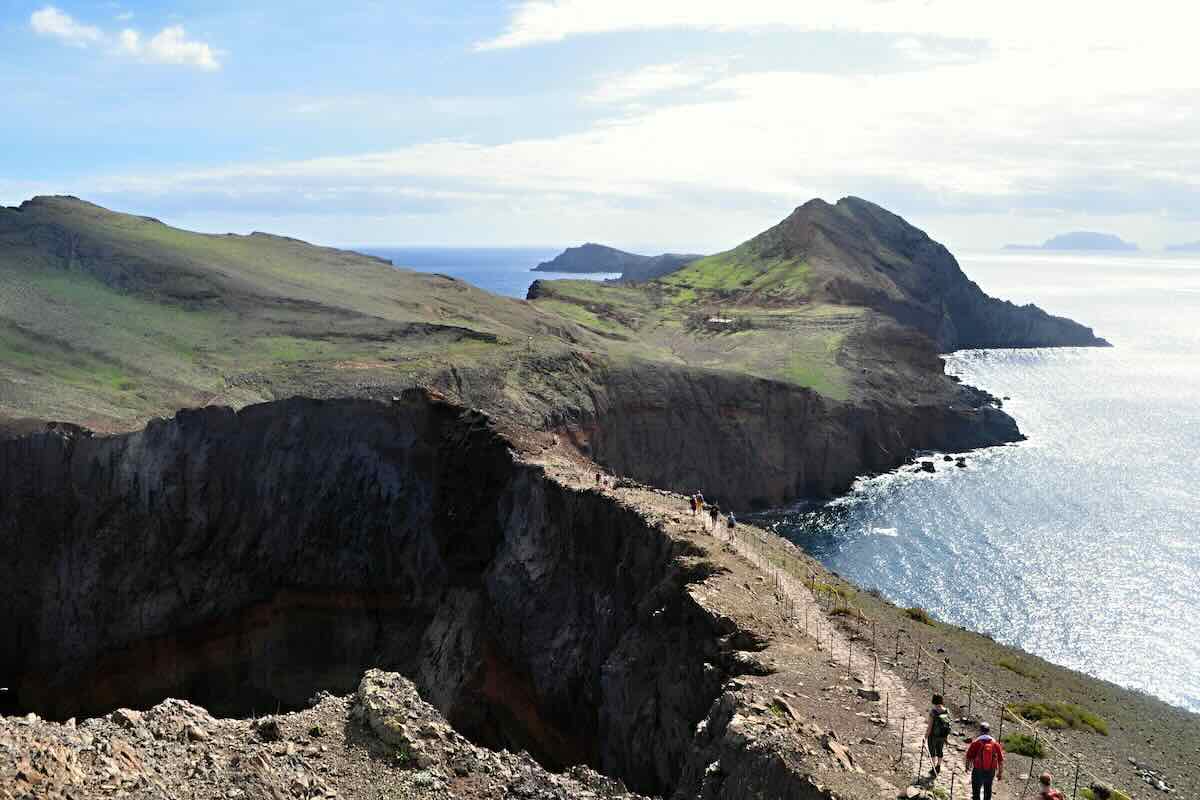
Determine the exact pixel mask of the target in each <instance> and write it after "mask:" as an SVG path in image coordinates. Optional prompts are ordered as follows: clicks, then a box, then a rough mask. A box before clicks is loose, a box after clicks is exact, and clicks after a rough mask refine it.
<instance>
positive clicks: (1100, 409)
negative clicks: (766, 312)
mask: <svg viewBox="0 0 1200 800" xmlns="http://www.w3.org/2000/svg"><path fill="white" fill-rule="evenodd" d="M963 264H964V269H966V270H967V271H968V273H969V274H971V275H972V276H973V277H975V278H976V280H977V281H978V282H979V283H980V285H981V286H982V287H983V288H984V289H985V291H988V292H991V293H996V294H999V295H1001V296H1005V297H1011V298H1012V299H1013V300H1014V301H1015V302H1037V303H1038V304H1045V305H1047V306H1049V307H1053V308H1056V309H1060V310H1061V311H1063V312H1064V313H1066V314H1068V315H1071V316H1075V317H1077V318H1084V319H1087V320H1089V322H1091V323H1094V324H1095V325H1096V327H1097V330H1102V331H1104V333H1105V334H1106V336H1107V337H1108V338H1109V339H1110V340H1111V341H1112V342H1113V343H1114V345H1115V347H1114V348H1112V349H1086V348H1080V349H1057V350H1044V349H1034V350H974V351H962V352H958V353H954V354H952V355H950V356H947V358H946V362H947V370H948V371H949V372H951V373H953V374H955V375H957V376H959V377H960V378H961V379H962V380H963V382H964V383H967V384H970V385H973V386H977V387H979V388H982V389H985V390H987V391H990V392H992V393H993V394H996V395H997V396H1003V397H1006V398H1011V399H1006V401H1005V410H1006V411H1008V412H1009V413H1010V414H1012V415H1013V417H1014V418H1015V419H1016V420H1017V423H1018V424H1019V425H1020V427H1021V430H1022V432H1023V433H1024V434H1025V435H1026V436H1028V437H1029V439H1028V441H1026V442H1023V443H1020V444H1018V445H1009V446H1004V447H996V448H988V449H985V450H982V451H977V452H975V453H971V454H967V461H968V467H967V468H966V469H956V468H955V466H954V464H953V463H952V462H944V461H942V459H941V454H936V455H935V456H933V457H932V458H929V457H927V459H926V460H932V461H934V463H935V464H936V467H937V472H936V473H935V474H933V475H929V474H926V473H922V472H919V471H916V470H913V469H907V468H906V469H903V470H900V471H897V472H893V473H890V474H886V475H881V476H877V477H873V478H868V479H864V480H860V481H859V482H858V483H857V484H856V485H855V488H854V489H853V491H852V492H851V493H850V494H849V495H847V496H845V497H842V498H839V499H837V500H834V501H832V502H830V503H827V504H808V505H805V504H800V505H797V506H794V507H792V508H791V509H788V510H782V511H777V512H773V513H769V514H765V515H763V516H761V517H759V518H758V520H757V521H759V522H762V523H764V524H767V525H769V527H771V528H772V529H773V530H775V531H776V532H777V533H780V534H782V535H784V536H786V537H788V538H789V539H791V540H792V541H794V542H796V543H797V544H800V545H801V546H803V547H804V548H805V549H807V550H808V551H809V552H810V553H812V554H813V555H814V556H816V557H817V558H819V559H820V560H821V561H822V562H823V563H824V564H826V565H827V566H828V567H829V568H830V569H832V570H835V571H836V572H838V573H839V574H841V575H843V576H845V577H846V578H847V579H849V580H851V581H853V582H855V583H856V584H859V585H861V586H863V587H878V588H879V589H880V591H881V592H882V593H883V594H884V596H886V597H887V598H888V599H889V600H892V601H893V602H896V603H897V604H899V605H902V606H921V607H923V608H925V609H927V610H928V611H929V612H930V613H931V614H933V615H934V616H935V617H937V618H939V619H941V620H943V621H946V622H950V623H953V624H957V625H962V626H964V627H967V628H969V629H972V630H977V631H982V632H987V633H989V634H990V635H993V636H994V637H995V638H996V639H997V640H998V641H1000V642H1003V643H1006V644H1011V645H1014V646H1018V647H1021V648H1023V649H1025V650H1027V651H1029V652H1031V653H1034V654H1036V655H1039V656H1042V657H1044V658H1046V659H1048V660H1050V661H1052V662H1054V663H1057V664H1062V665H1064V666H1069V667H1071V668H1074V669H1079V670H1081V671H1083V672H1086V673H1089V674H1091V675H1095V676H1097V677H1101V678H1104V679H1106V680H1111V681H1114V682H1116V683H1118V684H1121V685H1124V686H1128V687H1131V688H1136V689H1141V690H1143V691H1146V692H1149V693H1151V694H1153V695H1155V696H1157V697H1160V698H1162V699H1164V700H1166V701H1168V702H1170V703H1173V704H1175V705H1178V706H1181V707H1183V708H1187V709H1189V710H1192V711H1197V710H1200V672H1198V670H1197V666H1198V665H1200V644H1198V643H1197V641H1196V640H1195V639H1194V637H1190V636H1187V635H1184V633H1183V631H1182V630H1181V628H1180V627H1179V626H1180V624H1181V621H1184V620H1190V619H1194V618H1195V617H1196V615H1197V614H1198V613H1200V600H1198V598H1197V593H1196V591H1195V585H1194V576H1195V575H1196V573H1197V570H1198V569H1200V547H1198V546H1197V522H1196V521H1197V519H1200V505H1198V504H1197V500H1196V495H1195V491H1194V487H1195V485H1196V481H1197V480H1200V459H1198V458H1197V455H1196V454H1197V452H1200V450H1198V447H1200V411H1197V409H1196V408H1195V406H1194V404H1193V403H1191V402H1190V400H1189V398H1194V397H1195V396H1196V395H1197V392H1198V391H1200V358H1198V356H1197V353H1198V352H1200V351H1198V347H1200V332H1198V331H1197V330H1196V328H1195V326H1194V323H1193V321H1194V320H1195V319H1196V318H1197V315H1200V261H1197V260H1194V259H1187V260H1185V259H1182V258H1178V259H1168V258H1158V259H1154V258H1148V257H1114V256H1081V255H1059V256H1050V255H1038V254H1006V255H1003V256H992V255H989V256H975V257H971V256H966V257H964V258H963Z"/></svg>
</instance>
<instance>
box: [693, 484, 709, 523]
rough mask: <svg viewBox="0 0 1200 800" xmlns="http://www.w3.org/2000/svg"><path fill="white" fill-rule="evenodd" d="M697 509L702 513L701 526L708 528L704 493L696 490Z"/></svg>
mask: <svg viewBox="0 0 1200 800" xmlns="http://www.w3.org/2000/svg"><path fill="white" fill-rule="evenodd" d="M696 511H697V512H698V513H699V514H700V526H701V527H702V528H707V527H708V523H707V522H705V521H704V495H703V494H701V493H700V492H696Z"/></svg>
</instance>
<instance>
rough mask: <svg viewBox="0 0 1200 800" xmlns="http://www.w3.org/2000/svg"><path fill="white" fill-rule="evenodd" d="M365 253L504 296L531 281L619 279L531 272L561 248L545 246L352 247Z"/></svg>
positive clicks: (523, 291) (515, 293)
mask: <svg viewBox="0 0 1200 800" xmlns="http://www.w3.org/2000/svg"><path fill="white" fill-rule="evenodd" d="M354 249H356V250H358V251H359V252H360V253H367V254H369V255H373V256H379V257H380V258H386V259H388V260H390V261H391V262H392V263H393V264H394V265H395V266H397V267H407V268H408V269H415V270H417V271H418V272H437V273H441V274H442V275H449V276H450V277H452V278H460V279H462V280H464V281H466V282H468V283H472V284H474V285H476V286H478V287H480V288H481V289H487V290H488V291H489V292H495V293H496V294H502V295H505V296H506V297H517V298H520V299H524V298H525V294H526V292H528V291H529V285H530V284H531V283H533V282H534V281H535V280H555V279H558V278H574V279H583V280H608V279H610V278H619V277H621V274H620V273H619V272H592V273H584V274H572V273H566V272H532V271H531V270H532V269H533V268H534V267H536V266H537V265H538V264H540V263H541V262H543V261H549V260H550V259H552V258H554V256H556V255H558V254H559V253H561V252H562V248H561V247H560V248H545V247H540V248H539V247H492V248H484V247H468V248H463V247H356V248H354Z"/></svg>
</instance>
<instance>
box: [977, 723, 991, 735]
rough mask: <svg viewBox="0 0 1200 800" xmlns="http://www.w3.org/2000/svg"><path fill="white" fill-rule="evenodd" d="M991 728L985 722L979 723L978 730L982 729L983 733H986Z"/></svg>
mask: <svg viewBox="0 0 1200 800" xmlns="http://www.w3.org/2000/svg"><path fill="white" fill-rule="evenodd" d="M991 729H992V726H991V725H988V724H987V723H986V722H981V723H979V730H981V731H983V732H984V733H987V732H988V731H990V730H991Z"/></svg>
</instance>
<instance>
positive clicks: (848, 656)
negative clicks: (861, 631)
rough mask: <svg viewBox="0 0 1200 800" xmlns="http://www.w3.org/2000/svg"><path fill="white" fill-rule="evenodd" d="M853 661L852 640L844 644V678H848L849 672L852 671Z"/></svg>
mask: <svg viewBox="0 0 1200 800" xmlns="http://www.w3.org/2000/svg"><path fill="white" fill-rule="evenodd" d="M853 659H854V640H853V639H851V640H850V641H849V642H847V644H846V677H847V678H849V677H850V671H851V670H852V669H854V667H853V666H852V661H853Z"/></svg>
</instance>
